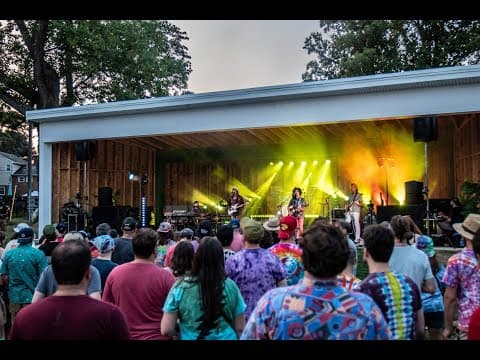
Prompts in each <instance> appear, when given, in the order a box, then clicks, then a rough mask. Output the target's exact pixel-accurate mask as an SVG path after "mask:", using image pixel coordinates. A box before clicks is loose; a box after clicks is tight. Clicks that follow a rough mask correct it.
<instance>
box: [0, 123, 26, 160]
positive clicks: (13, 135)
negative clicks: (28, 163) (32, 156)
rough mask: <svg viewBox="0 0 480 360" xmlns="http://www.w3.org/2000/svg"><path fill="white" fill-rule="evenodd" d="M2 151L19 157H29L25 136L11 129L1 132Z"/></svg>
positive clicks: (0, 143) (0, 147) (0, 146)
mask: <svg viewBox="0 0 480 360" xmlns="http://www.w3.org/2000/svg"><path fill="white" fill-rule="evenodd" d="M0 151H3V152H6V153H9V154H13V155H17V156H19V157H26V156H28V142H27V138H26V136H25V134H23V133H22V132H19V131H14V130H9V129H8V130H5V131H0Z"/></svg>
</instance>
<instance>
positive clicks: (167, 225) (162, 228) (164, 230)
mask: <svg viewBox="0 0 480 360" xmlns="http://www.w3.org/2000/svg"><path fill="white" fill-rule="evenodd" d="M170 230H172V225H170V223H168V222H166V221H164V222H161V223H160V225H159V226H158V229H157V231H158V232H162V233H167V232H169V231H170Z"/></svg>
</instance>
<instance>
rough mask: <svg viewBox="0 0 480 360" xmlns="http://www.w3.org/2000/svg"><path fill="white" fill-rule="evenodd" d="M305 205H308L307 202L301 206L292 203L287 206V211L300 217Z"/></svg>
mask: <svg viewBox="0 0 480 360" xmlns="http://www.w3.org/2000/svg"><path fill="white" fill-rule="evenodd" d="M307 207H308V203H305V206H303V207H301V206H298V207H295V206H293V205H290V206H289V207H288V212H289V214H290V215H291V216H295V217H300V216H302V215H303V213H304V212H305V208H307Z"/></svg>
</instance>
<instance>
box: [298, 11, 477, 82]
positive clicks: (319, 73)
mask: <svg viewBox="0 0 480 360" xmlns="http://www.w3.org/2000/svg"><path fill="white" fill-rule="evenodd" d="M303 48H304V49H305V50H307V52H308V54H316V56H317V59H315V60H312V61H310V62H309V63H308V64H307V70H306V72H305V73H303V75H302V78H303V80H304V81H309V80H321V79H331V78H341V77H350V76H357V75H370V74H378V73H386V72H399V71H402V70H414V69H426V68H433V67H442V66H454V65H466V64H477V63H479V62H480V21H478V20H477V21H472V20H438V21H437V20H406V21H403V20H342V21H332V20H328V21H323V20H322V21H320V32H315V33H312V34H311V35H310V36H309V37H307V39H306V40H305V44H304V46H303Z"/></svg>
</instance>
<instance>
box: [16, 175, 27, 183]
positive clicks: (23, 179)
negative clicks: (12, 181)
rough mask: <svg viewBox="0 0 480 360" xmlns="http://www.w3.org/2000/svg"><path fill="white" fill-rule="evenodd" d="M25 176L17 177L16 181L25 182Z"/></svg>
mask: <svg viewBox="0 0 480 360" xmlns="http://www.w3.org/2000/svg"><path fill="white" fill-rule="evenodd" d="M26 181H27V180H26V177H25V176H19V177H18V182H19V183H21V182H26Z"/></svg>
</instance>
